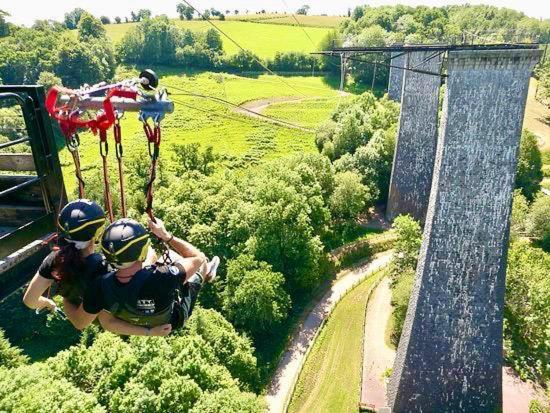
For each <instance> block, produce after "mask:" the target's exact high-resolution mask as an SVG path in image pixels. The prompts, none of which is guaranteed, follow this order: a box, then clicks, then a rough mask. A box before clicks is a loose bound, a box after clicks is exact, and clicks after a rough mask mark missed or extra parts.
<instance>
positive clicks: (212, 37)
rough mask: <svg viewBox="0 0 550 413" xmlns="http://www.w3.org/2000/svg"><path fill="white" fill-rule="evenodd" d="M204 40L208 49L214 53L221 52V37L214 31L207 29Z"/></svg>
mask: <svg viewBox="0 0 550 413" xmlns="http://www.w3.org/2000/svg"><path fill="white" fill-rule="evenodd" d="M204 39H205V42H206V47H207V48H208V49H210V50H213V51H216V52H221V51H222V50H223V42H222V37H221V36H220V33H219V32H218V31H217V30H216V29H208V30H207V31H206V35H205V37H204Z"/></svg>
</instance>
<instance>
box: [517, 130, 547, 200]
mask: <svg viewBox="0 0 550 413" xmlns="http://www.w3.org/2000/svg"><path fill="white" fill-rule="evenodd" d="M542 177H543V176H542V159H541V154H540V149H539V146H538V143H537V137H536V136H535V135H534V134H533V133H531V132H529V131H527V130H524V131H523V133H522V135H521V142H520V147H519V157H518V165H517V173H516V188H519V189H521V192H522V193H523V195H524V196H525V197H526V198H527V199H528V200H529V201H532V200H533V199H534V198H535V194H536V193H537V192H538V191H539V190H540V183H541V181H542Z"/></svg>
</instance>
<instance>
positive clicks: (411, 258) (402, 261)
mask: <svg viewBox="0 0 550 413" xmlns="http://www.w3.org/2000/svg"><path fill="white" fill-rule="evenodd" d="M392 229H393V230H394V231H395V233H396V235H397V239H396V241H395V244H394V250H395V254H394V255H395V256H394V259H393V260H392V263H391V275H392V279H393V280H397V279H398V278H399V277H401V276H402V274H403V273H405V272H406V271H413V272H414V270H415V269H416V261H417V259H418V252H419V250H420V244H421V242H422V232H421V229H420V224H419V223H418V222H417V221H415V220H414V219H413V218H411V217H410V216H408V215H399V216H398V217H397V218H395V220H394V221H393V224H392Z"/></svg>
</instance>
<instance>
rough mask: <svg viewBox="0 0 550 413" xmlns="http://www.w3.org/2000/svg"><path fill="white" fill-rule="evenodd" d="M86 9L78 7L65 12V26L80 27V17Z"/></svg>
mask: <svg viewBox="0 0 550 413" xmlns="http://www.w3.org/2000/svg"><path fill="white" fill-rule="evenodd" d="M85 12H86V10H84V9H81V8H80V7H77V8H76V9H74V10H72V11H70V12H68V13H65V20H64V22H65V26H66V27H67V29H76V28H77V27H78V22H80V17H81V16H82V14H83V13H85Z"/></svg>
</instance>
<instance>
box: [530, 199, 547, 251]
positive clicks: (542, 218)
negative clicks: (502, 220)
mask: <svg viewBox="0 0 550 413" xmlns="http://www.w3.org/2000/svg"><path fill="white" fill-rule="evenodd" d="M525 226H526V228H525V229H526V231H527V233H528V234H529V235H530V236H532V237H534V238H536V239H538V240H540V242H541V244H542V246H543V247H544V248H545V249H546V250H550V197H549V196H547V195H545V194H542V193H541V194H540V195H539V196H537V197H536V198H535V200H534V201H533V204H532V205H531V208H530V210H529V214H528V215H527V222H526V224H525Z"/></svg>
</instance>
